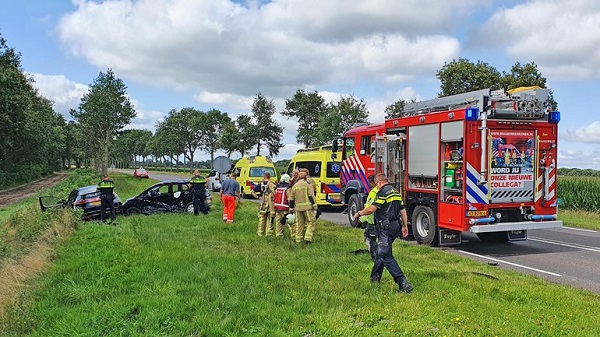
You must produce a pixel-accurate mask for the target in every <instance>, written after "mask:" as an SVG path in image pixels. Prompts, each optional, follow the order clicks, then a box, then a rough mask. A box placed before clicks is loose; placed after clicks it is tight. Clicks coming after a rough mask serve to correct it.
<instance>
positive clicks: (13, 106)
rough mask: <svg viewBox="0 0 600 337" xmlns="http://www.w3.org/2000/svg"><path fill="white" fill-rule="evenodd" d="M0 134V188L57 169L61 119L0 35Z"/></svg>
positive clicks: (62, 130) (62, 129)
mask: <svg viewBox="0 0 600 337" xmlns="http://www.w3.org/2000/svg"><path fill="white" fill-rule="evenodd" d="M0 135H1V136H0V187H3V186H6V185H10V184H16V183H21V182H26V181H30V180H33V179H36V178H39V177H40V176H42V175H45V174H47V173H50V172H52V171H53V170H56V169H59V168H60V164H61V157H62V155H63V152H64V151H63V148H64V142H65V120H64V118H62V116H60V115H59V114H57V113H56V112H55V111H54V109H53V108H52V102H51V101H49V100H48V99H46V98H45V97H43V96H42V95H40V94H39V92H38V91H37V89H35V88H34V87H33V79H31V78H29V77H28V75H27V74H26V73H25V72H24V71H23V69H21V54H20V53H18V52H16V51H15V50H14V49H13V48H11V47H9V46H8V44H7V41H6V39H4V38H3V37H2V36H1V35H0ZM24 154H26V155H24Z"/></svg>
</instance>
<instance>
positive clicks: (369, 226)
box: [358, 174, 379, 261]
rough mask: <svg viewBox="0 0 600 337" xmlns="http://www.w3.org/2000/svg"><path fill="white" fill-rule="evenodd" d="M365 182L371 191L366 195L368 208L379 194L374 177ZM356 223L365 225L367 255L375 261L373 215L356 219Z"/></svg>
mask: <svg viewBox="0 0 600 337" xmlns="http://www.w3.org/2000/svg"><path fill="white" fill-rule="evenodd" d="M367 180H368V181H369V185H370V186H371V191H369V194H368V195H367V201H366V202H365V208H368V207H369V206H371V205H372V204H373V201H375V197H376V196H377V192H379V188H378V187H377V184H375V175H374V174H372V175H370V176H369V177H367ZM358 221H360V222H361V223H363V224H364V225H365V233H364V237H365V244H366V245H367V249H368V251H369V254H371V259H372V260H373V261H375V257H376V256H377V228H376V226H375V217H374V215H373V214H369V215H363V216H361V217H360V218H358Z"/></svg>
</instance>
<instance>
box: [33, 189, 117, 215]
mask: <svg viewBox="0 0 600 337" xmlns="http://www.w3.org/2000/svg"><path fill="white" fill-rule="evenodd" d="M38 200H39V203H40V208H41V209H42V211H43V212H45V211H48V210H51V209H55V208H63V207H72V208H73V210H81V211H82V212H83V214H82V218H83V219H84V220H90V219H95V218H100V214H101V213H102V201H101V200H100V191H99V190H98V186H97V185H90V186H83V187H79V188H78V189H75V190H72V191H71V193H69V196H68V197H67V199H66V200H65V199H62V198H59V197H56V196H41V197H39V198H38ZM113 203H114V205H115V211H116V212H117V213H120V212H121V207H122V202H121V199H120V198H119V196H118V195H117V193H114V192H113Z"/></svg>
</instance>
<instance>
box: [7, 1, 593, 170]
mask: <svg viewBox="0 0 600 337" xmlns="http://www.w3.org/2000/svg"><path fill="white" fill-rule="evenodd" d="M0 33H1V34H2V36H3V37H4V38H6V39H7V40H8V44H9V46H11V47H13V48H15V49H16V50H17V51H19V52H20V53H21V54H22V66H23V68H24V70H25V71H27V72H28V73H30V74H31V76H32V77H33V78H34V79H35V81H36V83H35V85H36V86H37V87H38V88H39V90H40V92H41V93H42V94H43V95H44V96H46V97H48V98H49V99H51V100H52V101H54V103H55V109H56V110H57V111H58V112H60V113H63V114H64V115H65V116H68V111H69V109H70V108H75V107H77V105H78V103H79V99H80V98H81V96H82V94H84V93H85V92H86V91H87V88H88V85H89V84H90V83H91V82H92V81H93V79H94V78H96V77H97V76H98V73H99V72H100V71H106V69H108V68H112V69H113V71H114V72H115V74H116V75H117V76H118V77H120V78H121V79H123V80H124V82H125V83H126V85H127V86H128V94H129V95H130V98H131V100H132V101H133V102H134V104H135V107H136V110H137V113H138V116H137V118H136V119H135V120H134V122H133V125H132V126H131V127H135V128H146V129H149V130H152V131H153V130H154V126H155V123H156V121H158V120H160V119H161V118H163V116H164V115H165V114H166V113H167V112H168V111H169V110H171V109H180V108H183V107H190V106H191V107H196V108H198V109H201V110H208V109H211V108H216V109H219V110H221V111H224V112H227V113H228V114H229V115H230V116H232V117H235V116H237V115H239V114H241V113H247V112H249V110H250V106H251V104H252V100H253V96H255V95H256V93H257V92H259V91H260V92H262V93H263V94H264V95H266V96H267V97H269V98H271V99H273V100H274V101H275V103H276V105H277V108H278V110H280V111H281V110H283V107H284V104H285V99H287V98H289V97H291V96H292V95H293V94H294V92H295V91H296V90H297V89H304V90H308V91H313V90H317V91H319V93H320V94H321V95H322V96H323V97H324V98H325V99H326V100H327V101H332V100H333V101H335V100H337V99H338V98H339V97H340V96H341V95H348V94H352V95H354V96H355V97H357V98H359V99H363V100H364V101H365V102H366V103H367V105H368V108H369V111H370V118H369V119H370V121H372V122H381V121H383V115H384V114H383V110H384V108H385V106H386V105H388V104H390V103H393V102H395V101H396V100H398V99H399V98H403V99H412V98H416V99H418V100H421V99H430V98H434V97H435V96H436V95H437V93H438V92H439V91H440V85H439V81H438V80H437V78H436V77H435V73H436V71H437V70H438V69H439V68H440V67H442V66H443V65H444V63H445V62H450V61H452V60H454V59H457V58H459V57H464V58H468V59H470V60H471V61H473V62H476V61H477V60H482V61H484V62H487V63H489V64H490V65H491V66H493V67H496V68H497V69H498V70H500V71H502V70H506V71H508V70H509V69H510V67H511V66H512V65H513V64H514V63H515V62H517V61H519V62H521V63H528V62H531V61H534V62H536V63H537V64H538V67H539V70H540V71H541V72H542V74H543V75H544V76H545V77H546V78H547V79H548V85H549V87H551V88H552V89H553V91H554V96H555V99H556V100H557V101H558V103H559V110H560V111H561V112H562V121H561V123H560V134H559V137H560V145H559V166H562V167H581V168H596V169H600V115H599V114H598V110H599V108H598V107H597V105H598V104H600V103H599V101H598V100H596V98H597V96H598V94H599V93H600V48H599V47H598V46H600V1H597V0H571V1H558V0H531V1H525V0H521V1H517V0H506V1H498V0H453V1H447V0H364V1H359V0H273V1H265V0H248V1H243V0H238V1H231V0H112V1H92V0H72V1H70V0H52V1H39V0H2V8H1V10H0ZM277 118H278V121H279V122H280V123H281V124H282V126H284V128H285V131H284V133H285V138H284V143H285V144H286V146H285V148H283V149H282V151H281V153H280V155H279V156H278V157H277V158H276V159H286V158H291V156H292V155H293V153H294V152H295V151H296V149H297V148H298V145H296V141H295V136H296V130H295V126H294V120H288V119H287V118H285V117H281V116H277ZM200 156H201V157H208V156H207V155H206V154H200Z"/></svg>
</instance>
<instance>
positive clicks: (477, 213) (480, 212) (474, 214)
mask: <svg viewBox="0 0 600 337" xmlns="http://www.w3.org/2000/svg"><path fill="white" fill-rule="evenodd" d="M486 215H487V211H468V212H467V216H469V217H473V216H486Z"/></svg>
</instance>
